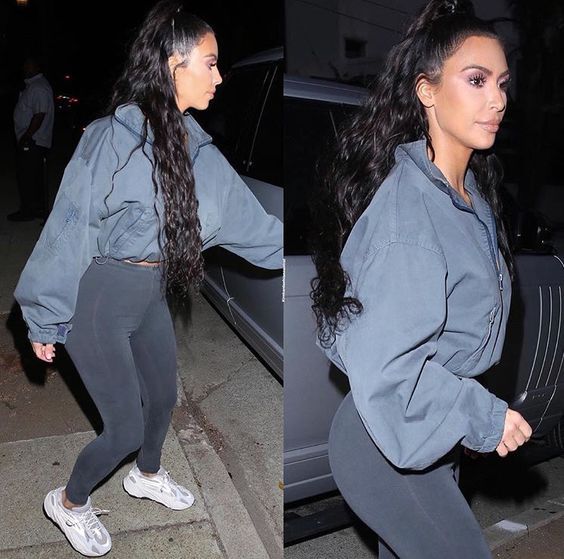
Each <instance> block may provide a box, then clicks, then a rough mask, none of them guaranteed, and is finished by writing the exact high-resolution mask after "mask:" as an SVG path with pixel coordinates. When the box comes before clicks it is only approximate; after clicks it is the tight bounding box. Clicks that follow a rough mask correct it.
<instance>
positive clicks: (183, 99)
mask: <svg viewBox="0 0 564 559" xmlns="http://www.w3.org/2000/svg"><path fill="white" fill-rule="evenodd" d="M168 62H169V67H170V71H171V72H172V76H173V79H174V85H175V88H176V102H177V104H178V108H179V109H180V110H181V111H182V112H184V111H185V110H186V109H189V108H194V109H198V110H203V109H207V108H208V105H209V102H210V100H211V99H212V98H213V96H214V93H215V88H216V87H217V86H218V85H219V84H220V83H221V82H222V79H221V76H220V74H219V70H218V68H217V41H216V40H215V35H214V34H213V33H206V34H205V35H204V37H203V38H202V40H201V41H200V42H199V43H198V44H197V45H196V46H195V47H194V48H193V49H192V52H191V53H190V56H189V58H188V62H187V63H186V64H182V58H181V57H180V56H178V55H176V54H175V55H173V56H171V57H170V58H169V59H168ZM179 64H180V65H179Z"/></svg>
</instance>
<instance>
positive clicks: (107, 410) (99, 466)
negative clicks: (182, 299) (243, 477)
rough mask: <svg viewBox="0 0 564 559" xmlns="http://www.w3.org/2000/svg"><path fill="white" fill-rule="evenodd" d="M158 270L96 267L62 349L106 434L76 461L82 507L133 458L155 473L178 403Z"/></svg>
mask: <svg viewBox="0 0 564 559" xmlns="http://www.w3.org/2000/svg"><path fill="white" fill-rule="evenodd" d="M161 273H162V269H161V267H160V266H142V265H137V264H131V263H127V262H121V261H117V260H112V259H109V260H107V261H106V262H105V263H100V264H99V263H97V262H96V261H95V260H93V261H92V263H91V264H90V266H89V268H88V269H87V271H86V272H85V274H84V276H83V277H82V279H81V281H80V286H79V290H78V300H77V304H76V310H75V314H74V317H73V320H72V330H71V331H70V332H69V334H68V336H67V342H66V344H65V347H66V349H67V351H68V353H69V355H70V357H71V359H72V360H73V362H74V364H75V366H76V368H77V370H78V372H79V374H80V378H81V379H82V381H83V383H84V385H85V387H86V390H87V391H88V393H89V394H90V396H91V398H92V400H93V401H94V403H95V404H96V407H97V408H98V412H99V413H100V416H101V418H102V421H103V424H104V430H103V432H102V433H101V434H100V436H98V437H97V438H96V439H95V440H93V441H92V442H91V443H89V444H88V445H87V446H86V447H84V449H83V450H82V452H81V453H80V454H79V456H78V458H77V460H76V463H75V465H74V468H73V471H72V474H71V476H70V479H69V482H68V484H67V486H66V493H67V497H68V499H69V500H70V501H72V502H73V503H76V504H78V505H80V504H84V503H85V502H86V500H87V499H88V495H89V494H90V492H91V491H92V489H93V488H94V487H95V486H96V485H97V484H98V483H99V482H100V481H102V480H103V479H104V478H105V477H106V476H107V475H108V474H109V473H110V472H111V471H112V470H113V469H114V468H115V467H116V466H117V465H118V464H119V463H120V462H121V461H122V460H123V459H124V458H125V457H126V456H127V455H128V454H130V453H132V452H134V451H136V450H139V454H138V455H137V465H138V467H139V469H140V470H142V471H144V472H148V473H152V472H157V471H158V469H159V466H160V459H161V449H162V445H163V443H164V439H165V436H166V433H167V430H168V426H169V424H170V419H171V413H172V410H173V408H174V405H175V403H176V340H175V336H174V329H173V325H172V320H171V317H170V312H169V310H168V306H167V302H166V299H165V297H164V296H163V294H162V290H161V281H160V280H161Z"/></svg>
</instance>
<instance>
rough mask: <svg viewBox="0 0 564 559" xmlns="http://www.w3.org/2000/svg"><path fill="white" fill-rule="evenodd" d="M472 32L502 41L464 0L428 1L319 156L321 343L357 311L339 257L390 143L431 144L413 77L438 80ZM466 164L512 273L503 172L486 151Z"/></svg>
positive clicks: (385, 164)
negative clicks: (329, 148) (332, 144)
mask: <svg viewBox="0 0 564 559" xmlns="http://www.w3.org/2000/svg"><path fill="white" fill-rule="evenodd" d="M471 36H483V37H490V38H494V39H497V40H498V41H500V43H501V39H500V38H499V36H498V35H497V33H496V32H495V29H494V28H493V26H492V25H491V24H490V23H488V22H485V21H483V20H481V19H479V18H477V17H476V16H475V14H474V8H473V5H472V3H471V2H470V1H467V0H460V1H456V0H432V1H430V2H429V3H428V4H427V5H426V6H425V7H424V8H423V10H422V11H421V13H420V14H419V15H418V17H417V18H416V19H415V21H414V22H413V23H412V24H411V25H410V27H409V28H408V30H407V32H406V36H405V38H404V39H403V40H402V41H401V42H400V43H399V44H397V45H396V46H395V47H394V48H392V50H391V51H390V53H389V54H388V57H387V59H386V64H385V67H384V70H383V72H382V74H381V76H380V77H379V79H378V81H377V82H376V83H375V85H374V87H373V88H372V90H371V92H370V94H369V96H368V97H367V99H366V101H365V102H364V103H363V105H362V106H361V107H360V109H359V110H358V111H357V112H356V114H355V115H354V116H353V117H352V118H351V119H349V120H348V121H346V122H345V123H344V124H343V126H342V127H341V129H340V133H339V139H338V142H337V145H336V146H335V148H334V151H332V152H331V153H330V154H329V155H328V157H327V158H326V160H325V161H326V164H325V166H324V167H325V170H324V172H323V175H322V177H321V180H320V188H319V189H318V192H317V195H316V196H315V197H314V198H313V199H314V200H315V202H314V204H313V207H312V213H313V217H314V233H313V234H312V238H311V246H312V253H313V260H314V262H315V266H316V268H317V274H318V275H317V277H316V278H314V279H313V280H312V284H311V286H312V292H311V298H312V300H313V306H312V308H313V311H314V312H315V315H316V319H317V327H318V337H319V341H320V343H321V345H323V346H324V347H329V346H330V345H331V344H332V343H333V342H334V340H335V335H336V334H337V333H339V332H341V331H342V330H343V329H344V328H345V327H346V325H347V324H348V321H349V320H350V319H351V318H352V315H357V314H360V313H361V312H362V302H361V301H359V300H358V299H357V298H355V297H352V296H346V289H347V287H348V285H349V277H348V275H347V272H346V271H345V270H344V269H343V268H342V267H341V264H340V260H339V259H340V255H341V251H342V249H343V246H344V244H345V242H346V240H347V238H348V236H349V233H350V231H351V229H352V227H353V226H354V224H355V223H356V221H357V219H358V218H359V217H360V215H361V214H362V213H363V212H364V210H365V209H366V207H367V206H368V204H369V203H370V201H371V200H372V197H373V196H374V195H375V194H376V191H377V190H378V188H379V186H380V184H381V183H382V182H383V181H384V179H385V178H386V176H387V175H388V173H389V172H390V170H391V169H392V167H393V165H394V163H395V161H394V151H395V149H396V147H397V146H398V145H399V144H403V143H407V142H413V141H416V140H419V139H423V138H425V139H426V140H427V145H428V146H429V147H430V148H431V151H432V143H431V138H430V136H429V127H428V122H427V117H426V114H425V110H424V107H423V105H422V104H421V103H420V101H419V99H418V97H417V95H416V91H415V86H416V81H417V79H418V77H420V76H421V75H423V76H425V77H426V78H427V79H428V81H429V82H430V83H433V84H438V83H440V79H441V71H442V68H443V64H444V62H445V61H446V60H447V59H448V58H449V57H450V56H451V55H452V54H454V52H455V51H456V49H457V48H458V47H459V46H460V45H461V44H462V42H463V41H464V40H465V39H467V38H468V37H471ZM469 166H470V169H472V171H473V172H474V174H475V176H476V181H477V184H478V188H479V191H480V194H481V195H482V196H483V197H484V198H485V199H486V200H487V202H488V203H489V204H490V206H491V208H492V210H493V213H494V215H495V217H496V222H497V225H498V227H497V231H498V241H499V246H500V249H501V251H502V254H503V256H504V257H505V260H506V261H507V263H508V267H509V269H510V272H511V276H512V277H513V269H514V267H513V261H512V257H511V253H510V249H509V244H508V239H507V233H506V230H505V226H504V224H503V221H502V220H501V203H500V200H499V197H498V193H497V190H498V186H499V184H500V182H501V180H502V177H503V171H502V167H501V164H500V162H499V160H498V158H497V157H496V156H495V155H494V154H493V153H492V152H491V151H474V152H473V154H472V156H471V158H470V162H469Z"/></svg>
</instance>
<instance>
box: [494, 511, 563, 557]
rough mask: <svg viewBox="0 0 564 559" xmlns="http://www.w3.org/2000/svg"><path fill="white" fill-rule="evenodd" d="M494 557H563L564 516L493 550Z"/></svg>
mask: <svg viewBox="0 0 564 559" xmlns="http://www.w3.org/2000/svg"><path fill="white" fill-rule="evenodd" d="M493 556H494V558H495V559H561V558H562V557H564V517H562V518H560V519H559V520H556V521H554V522H552V523H551V524H548V525H547V526H544V527H542V528H538V529H537V530H535V531H534V532H532V533H531V534H529V536H525V537H523V538H520V539H518V540H516V541H514V542H513V543H512V544H508V545H506V546H503V548H501V549H499V550H496V551H495V552H494V555H493Z"/></svg>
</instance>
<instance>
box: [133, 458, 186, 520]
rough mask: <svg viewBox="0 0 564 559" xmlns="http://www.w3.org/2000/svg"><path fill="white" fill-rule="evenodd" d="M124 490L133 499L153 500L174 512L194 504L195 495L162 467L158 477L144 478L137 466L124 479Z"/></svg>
mask: <svg viewBox="0 0 564 559" xmlns="http://www.w3.org/2000/svg"><path fill="white" fill-rule="evenodd" d="M123 488H124V489H125V490H126V491H127V492H128V493H129V494H130V495H131V496H133V497H139V498H146V499H151V500H153V501H157V503H161V504H162V505H164V506H165V507H168V508H169V509H173V510H183V509H187V508H188V507H191V506H192V505H193V504H194V495H192V493H190V491H188V489H186V488H185V487H183V486H182V485H179V484H178V483H176V482H175V481H174V480H173V479H171V478H170V475H169V473H168V472H167V471H166V470H165V469H163V467H162V466H161V467H160V468H159V471H158V472H157V474H156V475H154V476H152V477H147V476H144V475H143V474H142V473H141V472H140V471H139V468H138V467H137V466H133V468H131V470H130V472H129V473H128V474H127V475H126V476H125V477H124V478H123Z"/></svg>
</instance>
